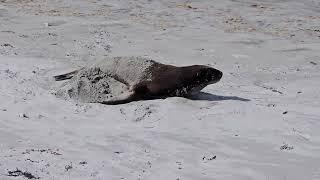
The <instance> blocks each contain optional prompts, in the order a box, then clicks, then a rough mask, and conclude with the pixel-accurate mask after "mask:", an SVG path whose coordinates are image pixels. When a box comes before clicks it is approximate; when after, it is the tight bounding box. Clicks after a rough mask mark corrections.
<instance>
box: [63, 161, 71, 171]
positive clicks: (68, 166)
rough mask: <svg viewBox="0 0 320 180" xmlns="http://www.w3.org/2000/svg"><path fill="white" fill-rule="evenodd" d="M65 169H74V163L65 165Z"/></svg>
mask: <svg viewBox="0 0 320 180" xmlns="http://www.w3.org/2000/svg"><path fill="white" fill-rule="evenodd" d="M64 169H65V170H66V171H69V170H70V169H72V163H70V164H68V165H66V166H65V167H64Z"/></svg>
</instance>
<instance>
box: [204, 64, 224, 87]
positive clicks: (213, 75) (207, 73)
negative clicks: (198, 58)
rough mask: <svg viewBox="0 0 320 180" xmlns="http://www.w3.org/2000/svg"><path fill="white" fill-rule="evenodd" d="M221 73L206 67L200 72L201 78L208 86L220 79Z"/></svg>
mask: <svg viewBox="0 0 320 180" xmlns="http://www.w3.org/2000/svg"><path fill="white" fill-rule="evenodd" d="M222 75H223V73H222V72H221V71H219V70H218V69H214V68H212V67H207V68H204V69H203V70H202V77H203V78H204V80H205V81H206V83H208V84H213V83H216V82H218V81H220V79H221V78H222Z"/></svg>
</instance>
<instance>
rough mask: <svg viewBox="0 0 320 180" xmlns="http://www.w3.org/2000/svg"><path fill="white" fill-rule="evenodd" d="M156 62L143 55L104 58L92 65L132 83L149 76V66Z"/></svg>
mask: <svg viewBox="0 0 320 180" xmlns="http://www.w3.org/2000/svg"><path fill="white" fill-rule="evenodd" d="M155 64H157V62H155V61H153V60H151V59H148V58H144V57H132V56H131V57H113V58H105V59H103V60H101V61H99V62H98V63H96V64H95V65H94V67H95V68H99V69H100V70H101V71H103V72H106V73H108V74H111V75H115V76H117V77H118V78H120V79H124V80H126V81H127V83H128V84H130V85H132V84H135V83H138V82H141V81H145V80H147V79H150V78H151V73H150V68H151V67H152V66H154V65H155Z"/></svg>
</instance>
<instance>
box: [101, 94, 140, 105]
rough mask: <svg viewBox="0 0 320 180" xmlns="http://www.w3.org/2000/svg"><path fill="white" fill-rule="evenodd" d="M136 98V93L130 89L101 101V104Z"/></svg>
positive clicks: (128, 100) (123, 101)
mask: <svg viewBox="0 0 320 180" xmlns="http://www.w3.org/2000/svg"><path fill="white" fill-rule="evenodd" d="M135 99H136V95H135V92H134V91H130V92H128V93H126V94H121V95H118V96H117V97H114V98H110V99H108V100H107V101H103V102H101V104H108V105H115V104H124V103H129V102H131V101H134V100H135Z"/></svg>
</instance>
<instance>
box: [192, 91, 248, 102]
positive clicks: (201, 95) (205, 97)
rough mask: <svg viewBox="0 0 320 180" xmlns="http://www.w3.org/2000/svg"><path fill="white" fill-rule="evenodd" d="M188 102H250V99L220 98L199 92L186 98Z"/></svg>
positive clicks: (236, 97)
mask: <svg viewBox="0 0 320 180" xmlns="http://www.w3.org/2000/svg"><path fill="white" fill-rule="evenodd" d="M187 98H188V99H190V100H202V101H203V100H205V101H225V100H234V101H245V102H247V101H250V99H246V98H241V97H238V96H220V95H214V94H210V93H206V92H200V93H199V94H197V95H193V96H190V97H187Z"/></svg>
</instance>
